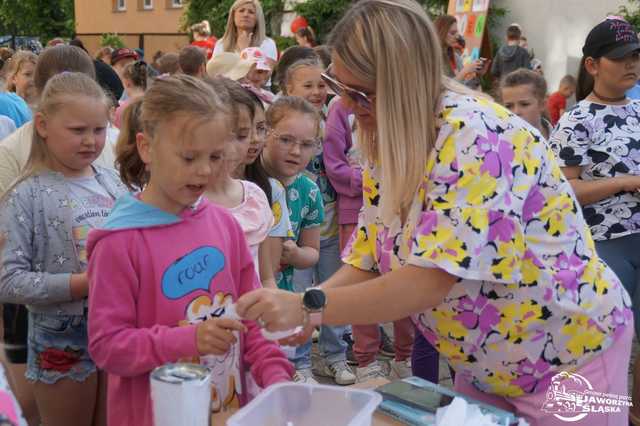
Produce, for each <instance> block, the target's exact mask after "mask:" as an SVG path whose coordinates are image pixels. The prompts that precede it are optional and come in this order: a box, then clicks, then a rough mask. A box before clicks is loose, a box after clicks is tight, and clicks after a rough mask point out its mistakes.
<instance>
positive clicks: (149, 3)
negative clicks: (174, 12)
mask: <svg viewBox="0 0 640 426" xmlns="http://www.w3.org/2000/svg"><path fill="white" fill-rule="evenodd" d="M142 7H143V8H144V9H145V10H149V9H153V0H143V2H142Z"/></svg>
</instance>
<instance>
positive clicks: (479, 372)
mask: <svg viewBox="0 0 640 426" xmlns="http://www.w3.org/2000/svg"><path fill="white" fill-rule="evenodd" d="M438 120H439V123H438V127H439V129H440V131H439V135H438V140H437V142H436V147H435V150H434V152H433V153H432V154H431V157H430V159H429V160H428V162H427V167H426V172H425V177H424V181H423V184H422V187H421V188H420V190H419V191H418V192H417V195H416V198H415V199H414V202H413V204H412V206H411V209H410V211H409V214H408V218H407V222H406V224H405V225H404V226H403V225H402V224H401V223H400V219H399V218H397V219H396V220H394V221H393V222H392V223H383V222H382V220H381V215H380V214H379V212H378V207H379V201H380V185H379V184H378V182H379V176H380V170H379V169H377V168H376V167H373V166H371V165H369V166H367V167H365V168H364V170H363V185H364V193H365V194H366V196H365V197H364V205H363V210H362V211H361V213H360V220H359V223H358V227H357V232H355V233H354V235H353V237H352V239H351V241H350V243H349V245H348V246H347V248H346V249H345V252H344V255H343V256H344V257H343V260H344V262H345V263H347V264H350V265H352V266H354V267H357V268H360V269H364V270H372V271H378V272H380V273H386V272H389V271H392V270H394V269H397V268H399V267H401V266H402V265H405V264H412V265H417V266H421V267H425V268H440V269H443V270H446V271H447V272H449V273H450V274H452V275H454V276H456V277H458V278H460V280H459V281H458V282H457V283H456V284H455V285H454V286H453V288H452V290H451V291H450V293H449V294H448V295H447V296H446V297H445V298H444V300H443V301H442V303H441V304H440V305H438V306H435V307H433V308H431V309H428V310H426V311H424V312H422V313H420V314H418V315H415V316H414V321H415V323H416V325H417V326H418V328H419V329H420V330H421V331H422V333H423V334H424V335H425V337H426V338H427V340H429V342H431V343H432V344H433V345H434V346H435V347H436V348H437V349H438V351H439V352H440V353H441V354H442V355H443V356H445V357H447V359H448V361H449V363H450V364H451V365H452V367H453V368H455V369H456V370H457V372H458V374H462V375H463V376H464V377H468V378H469V380H471V381H472V383H474V385H475V386H476V387H478V388H479V389H481V390H483V391H486V392H490V393H493V394H497V395H503V396H518V395H522V394H524V393H534V392H540V391H545V390H546V386H548V384H549V379H550V378H551V377H552V376H553V375H554V374H556V373H557V372H558V371H560V370H565V369H574V368H576V367H577V366H580V365H582V364H583V363H585V362H587V361H588V360H589V359H590V358H591V357H593V356H594V355H596V354H599V353H600V352H601V351H603V350H604V349H606V348H608V347H609V346H610V345H611V344H612V343H613V342H614V340H615V338H616V336H618V335H619V334H620V333H621V332H622V331H623V330H624V329H625V327H626V326H628V325H629V324H630V323H631V321H632V314H631V311H630V309H629V306H630V304H631V303H630V300H629V296H628V294H627V293H626V291H625V290H624V288H623V287H622V285H621V284H620V282H619V280H618V279H617V277H616V276H615V274H614V273H613V272H612V271H611V270H610V269H609V268H608V267H607V266H606V265H605V264H604V263H603V262H602V261H600V259H599V258H598V257H597V255H596V252H595V248H594V243H593V240H592V238H591V235H590V233H589V228H588V226H587V224H586V223H585V221H584V218H583V216H582V212H581V210H580V209H579V208H578V203H577V201H576V198H575V196H574V194H573V191H572V189H571V186H570V184H569V183H568V182H567V180H566V179H565V178H564V176H563V174H562V172H561V171H560V168H559V166H558V164H557V162H556V159H555V156H554V153H553V152H552V151H551V149H550V148H549V147H548V146H547V145H546V143H545V142H544V140H543V139H542V137H541V136H540V134H539V133H538V132H537V131H535V130H533V129H532V128H530V127H528V125H526V124H524V122H523V121H522V120H519V119H517V118H516V117H515V116H513V115H512V114H510V113H509V112H508V111H506V110H505V109H504V108H502V107H500V106H499V105H497V104H494V103H491V102H489V101H486V100H482V99H476V98H471V97H467V96H463V95H458V94H453V93H447V94H445V96H444V97H443V101H442V105H441V110H440V114H439V116H438Z"/></svg>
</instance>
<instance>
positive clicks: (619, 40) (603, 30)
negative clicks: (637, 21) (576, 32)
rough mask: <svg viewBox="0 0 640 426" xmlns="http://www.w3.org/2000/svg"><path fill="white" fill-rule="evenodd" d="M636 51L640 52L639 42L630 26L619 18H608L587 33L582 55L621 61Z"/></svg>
mask: <svg viewBox="0 0 640 426" xmlns="http://www.w3.org/2000/svg"><path fill="white" fill-rule="evenodd" d="M637 50H640V42H639V41H638V35H637V34H636V32H635V30H634V29H633V27H632V26H631V24H629V23H628V22H627V21H625V20H624V19H622V18H619V17H609V18H607V19H605V20H604V21H602V22H600V23H599V24H598V25H596V26H595V27H593V29H592V30H591V31H590V32H589V35H588V36H587V39H586V40H585V42H584V46H583V47H582V54H583V55H584V56H591V57H592V58H601V57H605V58H607V59H622V58H624V57H625V56H627V55H628V54H630V53H632V52H635V51H637Z"/></svg>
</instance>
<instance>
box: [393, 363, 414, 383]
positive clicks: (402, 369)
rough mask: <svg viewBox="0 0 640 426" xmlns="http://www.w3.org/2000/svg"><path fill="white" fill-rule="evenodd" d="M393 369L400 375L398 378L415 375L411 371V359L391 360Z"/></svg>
mask: <svg viewBox="0 0 640 426" xmlns="http://www.w3.org/2000/svg"><path fill="white" fill-rule="evenodd" d="M391 371H392V372H393V373H395V375H396V376H398V379H406V378H407V377H411V376H413V373H412V372H411V360H410V359H405V360H404V361H396V360H395V359H394V360H393V361H391Z"/></svg>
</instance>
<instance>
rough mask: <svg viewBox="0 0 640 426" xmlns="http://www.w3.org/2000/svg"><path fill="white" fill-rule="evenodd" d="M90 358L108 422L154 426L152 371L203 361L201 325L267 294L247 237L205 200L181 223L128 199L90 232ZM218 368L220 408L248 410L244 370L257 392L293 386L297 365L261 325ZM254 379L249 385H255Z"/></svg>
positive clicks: (220, 359) (254, 326) (215, 377)
mask: <svg viewBox="0 0 640 426" xmlns="http://www.w3.org/2000/svg"><path fill="white" fill-rule="evenodd" d="M87 247H88V253H89V269H88V273H89V279H90V283H91V284H90V290H89V351H90V353H91V356H92V358H93V360H94V361H95V363H96V365H97V366H98V367H99V368H101V369H103V370H105V371H107V373H108V374H109V388H108V398H107V407H108V408H107V409H108V424H110V425H118V426H124V425H135V426H152V425H153V415H152V409H151V398H150V388H149V373H150V372H151V371H152V370H153V369H154V368H155V367H158V366H161V365H163V364H166V363H169V362H176V361H178V360H188V361H192V362H193V361H196V362H197V361H198V357H199V354H198V350H197V347H196V325H195V324H196V323H198V322H200V321H202V320H205V319H207V318H212V317H219V316H223V315H224V313H225V306H227V305H228V304H230V303H232V302H233V301H235V300H237V299H238V297H239V296H240V295H242V294H244V293H247V292H249V291H251V290H253V289H255V288H258V287H260V282H259V280H258V278H257V276H256V273H255V269H254V267H253V263H252V260H251V255H250V254H249V250H248V248H247V243H246V242H245V239H244V236H243V233H242V229H241V228H240V226H239V225H238V223H237V222H236V221H235V220H234V219H233V217H232V216H231V215H230V214H229V213H228V212H226V211H225V210H224V209H222V208H219V207H216V206H214V205H212V204H210V203H209V202H208V201H206V200H202V201H201V202H200V203H199V205H198V206H197V207H196V208H195V209H187V210H185V212H183V213H182V214H181V216H180V217H178V216H174V215H171V214H169V213H166V212H163V211H161V210H159V209H156V208H155V207H153V206H150V205H148V204H145V203H143V202H141V201H139V200H138V199H137V198H135V197H133V196H131V195H127V196H125V197H123V198H121V199H119V200H118V201H117V203H116V205H115V206H114V208H113V211H112V213H111V215H110V216H109V218H108V219H107V222H106V223H105V225H104V229H97V230H94V231H92V232H91V233H90V234H89V241H88V245H87ZM246 325H247V327H248V331H247V332H246V333H244V334H243V335H241V336H240V339H239V342H238V343H237V344H236V345H234V346H233V347H232V348H231V349H230V351H229V352H228V353H227V354H226V355H225V356H222V357H216V359H215V360H213V362H212V363H211V364H212V365H216V367H215V369H214V374H213V376H212V377H213V381H214V386H215V388H216V389H215V390H216V392H215V394H216V395H218V397H216V399H215V400H214V405H213V406H214V409H220V408H221V407H226V406H229V405H232V404H239V405H243V404H245V403H246V402H247V400H248V398H249V397H250V396H249V392H248V390H249V389H250V388H251V383H248V381H247V380H246V379H247V375H246V374H245V373H246V372H247V370H250V373H251V374H250V376H251V379H252V380H255V383H256V384H257V385H258V386H261V387H266V386H269V385H271V384H273V383H277V382H281V381H288V380H290V379H291V375H292V373H293V367H292V365H291V364H290V363H289V361H288V360H287V358H286V357H285V355H284V354H283V353H282V351H281V350H280V349H279V347H278V346H277V345H276V344H275V343H272V342H269V341H267V340H265V339H264V338H263V337H262V335H261V333H260V329H259V327H258V326H257V324H255V323H254V322H246ZM251 379H250V380H249V382H251Z"/></svg>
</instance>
